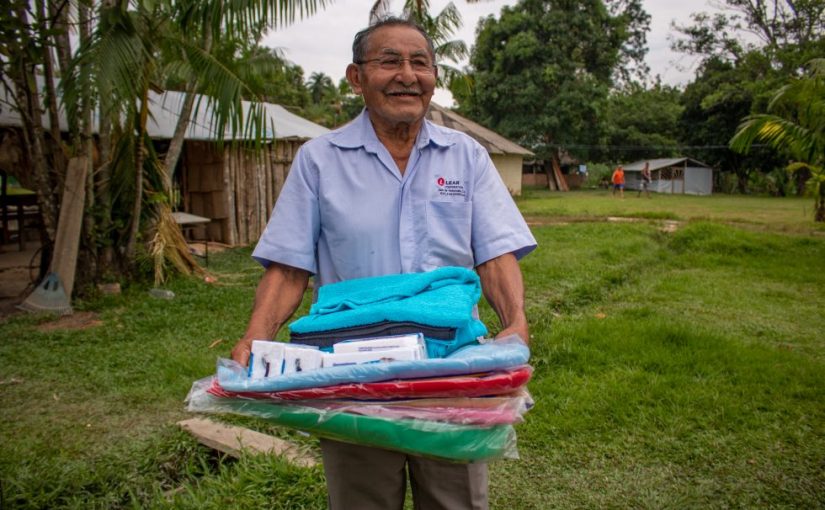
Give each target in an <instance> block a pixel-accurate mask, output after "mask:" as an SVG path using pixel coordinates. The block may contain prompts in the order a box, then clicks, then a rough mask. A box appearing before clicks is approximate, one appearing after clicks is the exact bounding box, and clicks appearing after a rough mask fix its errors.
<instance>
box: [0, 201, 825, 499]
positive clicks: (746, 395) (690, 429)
mask: <svg viewBox="0 0 825 510" xmlns="http://www.w3.org/2000/svg"><path fill="white" fill-rule="evenodd" d="M806 205H807V206H808V209H807V211H805V210H804V208H805V207H806ZM519 206H520V207H521V208H522V210H523V211H524V212H525V214H526V215H527V216H529V217H530V218H532V219H533V220H535V221H534V223H535V225H536V226H534V233H535V235H536V237H537V238H538V240H539V243H540V248H539V249H538V250H537V251H536V252H535V253H534V254H531V255H530V256H529V257H527V258H526V259H524V261H523V263H522V268H523V270H524V274H525V280H526V283H527V298H528V314H529V318H530V321H531V335H532V339H531V342H532V344H531V345H532V349H533V357H532V363H533V365H534V366H535V368H536V372H535V376H534V379H533V381H532V382H531V383H530V391H531V393H532V394H533V396H534V398H535V400H536V406H535V407H534V409H533V410H532V411H531V412H530V413H529V414H528V415H527V416H526V421H525V422H524V423H523V424H520V425H519V426H518V427H517V430H518V433H519V450H520V453H521V460H519V461H500V462H496V463H494V464H492V466H491V498H492V508H509V509H545V508H601V507H613V508H619V507H620V508H626V507H637V508H638V507H643V508H660V507H671V508H673V507H677V508H683V507H688V508H729V507H787V508H817V507H820V508H821V507H825V469H823V462H825V378H823V373H825V370H824V369H825V337H823V334H822V329H823V325H825V292H824V291H823V289H825V236H823V235H821V232H822V230H821V229H819V228H817V227H816V226H814V225H813V224H812V223H811V222H810V219H809V216H810V204H809V203H808V202H807V201H805V200H797V199H768V198H754V197H727V196H715V197H667V196H660V195H656V196H654V198H652V199H649V200H645V199H637V198H636V197H635V195H632V196H628V198H625V199H624V200H618V199H613V198H611V197H610V196H609V195H608V194H607V193H606V192H602V191H596V192H582V193H578V192H577V193H566V194H562V193H556V194H548V193H546V192H533V191H531V192H529V193H528V194H527V196H526V197H525V198H523V199H521V200H520V201H519ZM608 216H621V217H631V218H639V219H641V221H638V222H607V221H602V220H604V219H605V218H606V217H608ZM697 218H703V219H704V220H701V219H700V220H697ZM665 219H670V220H677V221H679V225H678V228H677V229H676V231H675V232H667V231H664V230H663V228H662V227H663V222H662V221H661V220H665ZM706 220H707V221H706ZM248 256H249V250H248V249H241V250H233V251H230V252H225V253H223V254H219V255H214V256H210V265H211V267H210V269H212V270H213V271H214V272H215V274H216V275H217V276H218V279H219V281H218V283H217V284H206V283H203V282H201V281H199V280H195V279H178V280H176V281H174V282H172V283H170V285H169V288H171V289H172V290H174V291H175V292H176V294H177V296H176V298H175V299H173V300H171V301H162V300H156V299H153V298H151V297H149V296H148V294H147V292H146V290H147V289H146V287H141V286H139V285H133V286H132V287H130V288H127V289H126V290H125V293H124V294H123V295H121V296H118V297H109V298H101V299H98V300H93V301H89V302H86V303H82V304H81V305H80V307H79V308H81V309H83V310H87V311H93V312H96V313H98V314H99V317H98V318H99V320H100V321H102V324H101V325H98V326H93V327H89V328H86V329H77V330H57V331H41V330H40V329H39V328H41V327H42V326H43V325H44V324H45V323H46V321H47V319H46V318H37V317H25V316H23V317H15V318H13V319H11V320H8V321H6V322H5V323H3V324H0V336H2V338H3V341H2V342H0V409H2V414H0V483H2V495H3V503H4V504H5V506H3V505H0V507H2V508H6V507H8V508H60V507H70V508H123V507H155V508H163V507H169V508H193V509H195V508H198V509H199V508H216V509H217V508H250V509H252V508H255V509H260V508H324V507H325V502H326V496H325V490H324V486H323V474H322V470H321V469H320V468H315V469H309V470H307V469H299V468H294V467H291V466H288V465H285V464H283V463H281V462H279V461H278V460H277V459H273V458H268V457H246V458H243V459H241V460H240V461H234V460H231V459H226V458H222V457H220V456H217V455H215V454H214V453H212V452H211V451H209V450H208V449H206V448H203V447H200V446H198V445H197V444H195V443H194V441H193V440H191V439H190V438H189V437H187V436H186V435H185V434H183V433H181V432H178V431H177V430H176V429H175V427H174V425H173V424H174V422H175V421H176V420H178V419H181V418H183V417H185V416H186V413H185V412H184V411H183V406H182V399H183V397H184V396H185V394H186V392H187V390H188V388H189V386H190V384H191V382H192V381H193V380H195V379H197V378H200V377H203V376H205V375H208V374H209V373H210V372H211V371H212V370H213V369H214V362H215V359H216V358H217V357H218V356H227V355H228V353H229V350H230V348H231V346H232V344H233V343H234V339H235V338H237V336H238V335H240V334H241V332H242V331H243V328H244V325H245V321H246V318H247V315H248V313H249V309H250V305H251V300H252V294H253V290H254V285H255V282H256V281H257V278H258V277H259V275H260V269H258V268H257V267H256V266H255V265H254V264H253V263H251V262H250V261H249V259H248ZM305 301H307V300H305ZM306 304H307V303H306V302H305V305H304V306H306ZM304 310H305V308H304ZM482 317H483V318H484V319H485V321H486V322H487V323H488V324H489V325H491V326H493V328H492V329H494V330H495V326H496V324H495V321H494V320H493V319H492V317H493V315H492V312H491V311H490V309H489V307H487V306H482ZM219 339H223V342H220V343H218V344H217V345H215V346H212V347H210V346H211V345H212V344H213V342H215V341H216V340H219ZM227 420H229V421H232V422H235V423H243V424H244V425H246V426H250V427H253V428H257V429H259V430H264V431H268V432H271V433H276V434H280V435H284V436H289V437H291V438H292V439H293V440H296V441H300V442H302V443H303V444H305V445H306V446H307V447H308V448H310V449H311V450H312V449H313V448H314V447H315V441H314V440H313V439H311V438H305V437H303V436H300V435H297V434H294V433H292V432H289V431H284V430H278V429H274V428H272V427H269V426H268V425H266V424H265V423H262V422H259V421H256V420H251V419H240V418H227ZM174 489H177V491H175V492H174V493H167V494H164V492H165V491H170V490H174Z"/></svg>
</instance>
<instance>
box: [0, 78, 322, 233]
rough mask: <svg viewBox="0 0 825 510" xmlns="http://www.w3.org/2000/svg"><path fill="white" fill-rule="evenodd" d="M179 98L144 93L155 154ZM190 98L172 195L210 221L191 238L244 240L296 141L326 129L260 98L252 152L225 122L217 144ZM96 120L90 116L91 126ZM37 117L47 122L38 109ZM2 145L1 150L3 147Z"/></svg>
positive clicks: (257, 228) (11, 120) (8, 118)
mask: <svg viewBox="0 0 825 510" xmlns="http://www.w3.org/2000/svg"><path fill="white" fill-rule="evenodd" d="M0 88H2V87H0ZM3 94H8V92H7V91H5V90H0V98H2V97H3ZM184 97H185V95H184V93H182V92H174V91H166V92H163V93H156V92H154V91H150V92H149V118H148V121H147V126H146V130H147V134H148V135H149V137H150V138H151V139H152V140H153V141H154V144H155V146H156V148H157V149H158V152H160V153H163V152H165V151H166V148H167V147H168V143H169V140H171V139H172V137H173V135H174V131H175V127H176V125H177V122H178V117H179V116H180V111H181V108H182V107H183V101H184ZM7 102H10V101H7ZM195 104H196V108H195V111H193V113H192V115H191V118H190V122H189V125H188V127H187V130H186V134H185V136H184V147H183V151H182V154H181V159H180V161H179V162H178V168H177V170H176V172H175V175H174V186H175V188H176V190H175V191H176V193H174V194H175V195H179V196H180V200H179V203H178V204H177V207H178V209H180V210H182V211H183V212H188V213H191V214H194V215H197V216H202V217H205V218H208V219H209V220H210V221H209V222H208V223H207V224H204V225H199V226H196V227H193V228H190V229H188V230H190V234H189V235H191V236H192V237H194V238H195V239H205V240H209V241H218V242H222V243H225V244H229V245H246V244H251V243H253V242H255V241H256V240H257V239H258V237H259V236H260V233H261V232H262V231H263V229H264V227H265V226H266V222H267V220H268V218H269V215H270V213H271V211H272V207H273V206H274V204H275V199H276V198H277V197H278V193H279V192H280V191H281V187H282V186H283V183H284V180H285V179H286V175H287V173H288V172H289V167H290V166H291V164H292V158H293V157H294V155H295V153H296V152H297V150H298V147H300V146H301V145H302V144H303V143H304V142H305V141H307V140H309V139H311V138H315V137H317V136H319V135H322V134H324V133H326V132H328V131H329V130H328V129H327V128H325V127H323V126H320V125H318V124H315V123H313V122H310V121H308V120H306V119H304V118H301V117H299V116H297V115H295V114H293V113H290V112H289V111H287V110H286V109H285V108H283V107H281V106H279V105H276V104H270V103H263V104H262V108H263V114H264V117H265V124H266V125H265V128H264V133H263V136H262V138H263V147H262V148H261V150H260V151H258V152H256V151H254V150H253V149H252V148H250V147H246V146H244V145H243V144H241V143H231V142H232V141H236V142H239V141H243V139H244V135H243V134H240V135H238V136H236V137H234V138H235V139H234V140H233V137H232V134H231V133H230V130H229V129H228V128H227V130H226V132H225V133H224V139H225V140H227V142H226V143H225V144H223V146H220V145H219V144H218V143H217V141H216V139H217V138H218V137H217V129H216V126H215V125H214V122H213V119H212V110H211V108H210V107H209V104H208V102H207V101H206V100H205V99H204V96H200V97H199V98H198V99H196V103H195ZM252 107H253V105H252V103H250V102H247V101H245V102H244V109H245V111H246V113H247V114H248V113H249V112H250V110H251V108H252ZM96 121H97V119H94V123H95V125H97V122H96ZM43 124H44V126H45V128H46V129H48V126H49V119H48V117H47V116H46V114H45V112H44V117H43ZM21 125H22V123H21V120H20V116H19V114H18V112H17V111H15V110H14V109H12V108H8V107H3V108H0V129H3V128H5V130H10V131H15V130H16V129H17V128H19V126H21ZM60 127H61V131H63V132H66V131H68V127H67V122H66V118H65V114H64V112H63V111H62V110H61V112H60ZM95 132H97V130H95ZM12 138H14V139H16V137H6V136H3V140H6V139H9V140H11V139H12ZM3 152H4V153H5V152H8V151H7V150H5V148H4V151H3Z"/></svg>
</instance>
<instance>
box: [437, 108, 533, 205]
mask: <svg viewBox="0 0 825 510" xmlns="http://www.w3.org/2000/svg"><path fill="white" fill-rule="evenodd" d="M427 119H428V120H430V121H431V122H434V123H435V124H438V125H439V126H444V127H448V128H451V129H455V130H457V131H461V132H462V133H465V134H467V135H469V136H471V137H472V138H474V139H475V140H476V141H477V142H478V143H480V144H481V145H482V146H483V147H484V148H485V149H487V152H488V153H489V154H490V159H492V160H493V165H495V167H496V169H497V170H498V173H499V174H500V175H501V179H502V180H503V181H504V185H505V186H507V189H508V190H510V194H511V195H514V196H518V195H521V175H522V163H523V161H524V158H525V157H533V156H534V154H533V153H532V152H530V151H529V150H527V149H525V148H524V147H522V146H520V145H518V144H516V143H514V142H511V141H510V140H508V139H506V138H504V137H503V136H501V135H500V134H498V133H496V132H494V131H491V130H489V129H487V128H486V127H484V126H482V125H481V124H477V123H475V122H473V121H471V120H470V119H467V118H465V117H462V116H461V115H459V114H457V113H455V112H453V111H451V110H448V109H447V108H444V107H443V106H439V105H437V104H435V103H432V102H431V103H430V110H429V112H427Z"/></svg>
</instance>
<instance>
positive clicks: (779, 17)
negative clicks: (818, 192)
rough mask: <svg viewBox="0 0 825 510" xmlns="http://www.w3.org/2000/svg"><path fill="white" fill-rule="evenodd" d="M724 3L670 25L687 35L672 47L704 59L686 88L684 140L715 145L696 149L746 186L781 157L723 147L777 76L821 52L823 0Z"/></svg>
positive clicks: (761, 103) (781, 78)
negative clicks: (683, 23)
mask: <svg viewBox="0 0 825 510" xmlns="http://www.w3.org/2000/svg"><path fill="white" fill-rule="evenodd" d="M721 5H722V6H723V7H724V11H723V12H721V13H717V14H714V15H710V14H707V13H697V14H694V15H693V17H692V19H693V23H692V24H691V25H687V26H674V28H675V29H676V30H677V31H678V32H680V33H681V34H682V35H683V36H684V37H683V38H681V39H677V40H676V41H674V42H673V48H674V49H675V50H677V51H681V52H684V53H688V54H692V55H696V56H698V57H700V58H701V64H700V66H699V68H698V71H697V75H696V79H695V80H694V82H693V83H691V84H690V85H688V87H687V88H686V89H685V94H684V104H685V112H684V114H683V116H682V118H681V121H680V124H681V126H682V132H683V133H684V139H683V140H682V141H683V142H684V143H686V144H688V145H705V146H710V147H712V150H708V151H701V152H702V153H703V154H700V156H699V157H700V159H702V158H703V159H704V161H705V162H707V163H710V164H713V165H714V166H716V167H717V168H720V169H721V170H722V171H723V172H733V173H735V174H736V176H737V182H738V187H739V190H740V191H741V192H746V191H748V182H749V181H750V179H751V178H752V175H753V173H754V172H763V173H768V172H771V171H773V170H774V169H775V168H777V167H778V165H780V164H781V163H780V162H779V161H778V160H777V159H776V153H775V152H770V151H765V150H754V151H752V152H749V153H748V154H747V155H743V154H739V153H736V152H733V151H730V150H726V149H725V148H724V146H725V145H726V144H727V141H728V140H730V138H731V137H732V136H733V135H734V133H735V132H736V128H737V126H738V124H739V121H740V120H741V119H742V118H743V117H744V116H746V115H748V114H751V113H754V114H756V113H764V112H765V108H766V107H767V104H768V102H769V100H770V97H771V95H772V94H773V93H774V92H775V91H776V89H777V88H778V87H779V85H780V84H781V83H783V82H785V81H786V80H788V79H789V78H791V77H796V76H799V75H800V73H801V72H802V69H803V65H804V63H805V62H807V61H808V60H810V59H811V58H812V57H813V56H816V55H822V54H824V53H825V17H824V16H825V0H805V1H802V2H799V1H795V0H770V1H763V0H724V2H722V4H721Z"/></svg>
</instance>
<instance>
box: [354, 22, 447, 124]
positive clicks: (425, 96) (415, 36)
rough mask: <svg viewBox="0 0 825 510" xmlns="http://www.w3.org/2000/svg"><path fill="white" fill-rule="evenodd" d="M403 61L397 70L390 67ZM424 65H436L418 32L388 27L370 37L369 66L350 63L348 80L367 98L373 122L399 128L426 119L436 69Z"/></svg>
mask: <svg viewBox="0 0 825 510" xmlns="http://www.w3.org/2000/svg"><path fill="white" fill-rule="evenodd" d="M399 61H400V66H398V67H397V68H394V69H393V68H391V67H393V66H392V65H387V64H388V63H392V62H396V63H398V62H399ZM422 63H429V64H430V65H432V64H433V59H432V56H431V55H430V52H429V49H428V46H427V41H426V39H424V36H422V35H421V34H420V33H419V32H418V31H417V30H415V29H412V28H409V27H403V26H388V27H383V28H380V29H378V30H377V31H375V32H373V33H372V34H371V35H370V37H369V39H368V41H367V53H366V58H365V63H362V64H350V66H349V67H348V68H347V78H348V79H349V81H350V84H351V85H352V88H353V90H354V91H355V93H356V94H362V95H363V96H364V103H365V104H366V106H367V110H368V111H369V113H370V118H371V119H372V120H373V122H379V123H381V124H384V125H385V126H388V127H395V126H397V125H399V124H413V123H415V122H419V121H421V119H423V118H424V115H425V114H426V113H427V108H428V107H429V105H430V99H432V97H433V91H434V90H435V81H436V70H435V69H434V68H432V67H431V68H430V69H424V68H423V67H422V66H421V64H422ZM416 68H417V70H416Z"/></svg>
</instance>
